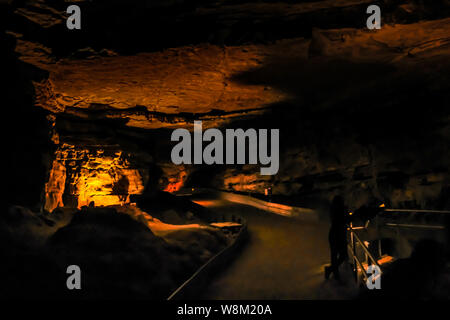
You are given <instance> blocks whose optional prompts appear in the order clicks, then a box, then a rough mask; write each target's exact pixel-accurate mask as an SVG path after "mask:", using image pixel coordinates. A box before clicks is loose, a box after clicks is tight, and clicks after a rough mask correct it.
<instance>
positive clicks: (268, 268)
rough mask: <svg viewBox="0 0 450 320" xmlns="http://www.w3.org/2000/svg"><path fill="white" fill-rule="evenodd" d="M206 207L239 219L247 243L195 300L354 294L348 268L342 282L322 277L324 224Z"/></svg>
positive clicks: (217, 204) (229, 206)
mask: <svg viewBox="0 0 450 320" xmlns="http://www.w3.org/2000/svg"><path fill="white" fill-rule="evenodd" d="M210 209H211V210H214V211H216V212H218V213H220V214H223V213H228V214H232V213H235V214H237V215H239V216H242V217H244V218H245V219H246V220H247V223H248V231H249V240H248V243H247V244H246V245H245V246H244V248H243V249H242V251H241V252H240V253H239V255H238V256H236V258H235V260H234V261H232V262H231V263H230V265H229V266H228V267H227V268H226V269H225V270H224V271H222V272H220V273H219V274H218V275H217V276H216V277H215V278H214V279H213V281H212V282H211V284H210V285H209V287H208V288H206V289H205V291H204V292H203V296H202V297H201V298H204V299H217V300H228V299H230V300H234V299H250V300H251V299H282V300H288V299H350V298H352V297H354V296H355V295H356V294H357V288H356V286H355V284H354V282H352V280H351V278H350V269H349V267H348V270H345V271H344V275H345V276H344V279H345V281H343V283H340V284H339V283H337V282H335V281H334V280H328V281H325V279H324V274H323V270H324V266H325V265H327V264H328V263H329V248H328V227H329V226H328V225H327V224H326V223H325V222H319V223H310V222H304V221H299V220H293V219H290V218H286V217H282V216H278V215H275V214H271V213H268V212H265V211H263V210H259V209H256V208H253V207H250V206H245V205H240V204H234V203H231V202H228V201H225V200H217V201H214V202H210ZM344 269H346V268H344ZM347 271H348V272H347Z"/></svg>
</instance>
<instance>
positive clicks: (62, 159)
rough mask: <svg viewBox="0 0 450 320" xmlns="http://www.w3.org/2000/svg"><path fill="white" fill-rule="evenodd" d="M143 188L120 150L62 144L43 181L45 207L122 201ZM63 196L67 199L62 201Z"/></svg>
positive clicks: (136, 172) (125, 202)
mask: <svg viewBox="0 0 450 320" xmlns="http://www.w3.org/2000/svg"><path fill="white" fill-rule="evenodd" d="M143 190H144V185H143V181H142V177H141V174H140V173H139V170H138V169H134V168H130V164H129V162H128V161H127V160H126V159H125V158H124V157H123V156H122V152H121V151H114V152H111V151H110V152H107V153H106V154H105V151H104V150H95V151H92V150H80V149H76V148H74V147H73V146H67V145H64V149H60V150H58V151H57V152H56V160H54V162H53V167H52V169H51V171H50V177H49V181H48V182H47V184H46V203H45V209H46V210H48V211H52V210H53V209H55V208H57V207H61V206H64V205H68V206H75V207H78V208H81V207H82V206H88V205H90V204H91V203H92V202H93V204H94V205H95V206H108V205H123V204H127V203H129V202H130V200H129V195H130V194H139V193H142V191H143ZM63 195H64V196H65V198H69V199H71V201H70V203H63Z"/></svg>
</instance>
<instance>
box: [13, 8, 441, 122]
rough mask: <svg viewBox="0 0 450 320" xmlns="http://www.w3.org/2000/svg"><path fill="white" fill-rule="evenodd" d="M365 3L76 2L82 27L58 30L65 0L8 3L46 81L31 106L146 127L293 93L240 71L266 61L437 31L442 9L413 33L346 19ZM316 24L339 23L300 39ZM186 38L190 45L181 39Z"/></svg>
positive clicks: (377, 45)
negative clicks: (436, 18)
mask: <svg viewBox="0 0 450 320" xmlns="http://www.w3.org/2000/svg"><path fill="white" fill-rule="evenodd" d="M369 2H370V3H372V1H367V0H340V1H334V0H333V1H331V0H327V1H312V2H309V1H306V2H302V1H300V3H295V2H287V3H284V2H281V3H280V2H271V1H267V2H259V1H246V2H235V1H218V2H215V3H214V4H209V3H207V2H205V3H203V2H201V1H200V2H199V3H196V4H195V6H193V5H190V4H189V1H186V2H184V1H177V2H176V3H175V2H174V3H172V2H165V1H160V2H153V1H151V2H149V1H144V2H142V1H141V2H136V3H135V2H130V3H128V2H121V1H118V2H114V3H108V4H107V3H106V2H105V3H104V2H102V1H95V2H88V1H80V2H78V3H79V5H80V6H81V8H82V12H83V20H82V21H83V27H82V30H79V31H76V30H74V31H69V30H67V29H66V27H65V15H64V9H65V7H66V4H65V3H64V2H62V1H44V0H40V1H25V2H24V4H23V5H22V6H21V7H19V8H16V9H15V10H14V15H13V16H14V18H13V23H12V24H11V28H10V29H11V30H10V33H11V34H13V35H14V36H15V37H16V38H17V47H16V52H17V53H18V54H20V59H21V60H23V61H25V62H28V63H31V64H33V65H35V66H37V67H39V68H41V69H44V70H47V71H48V72H49V77H48V80H47V81H44V82H42V83H37V84H36V95H37V100H36V105H38V106H40V107H43V108H45V109H48V110H50V111H52V112H54V113H68V114H74V115H75V116H78V117H89V116H90V111H89V110H95V111H96V112H97V113H96V116H97V117H98V116H99V109H100V111H101V112H100V117H105V118H124V119H128V123H127V125H129V126H132V127H139V128H147V129H151V128H158V127H166V126H173V125H185V124H186V121H187V119H188V120H191V118H192V115H193V114H195V116H196V117H198V118H203V119H204V120H210V121H213V124H215V125H217V123H216V120H218V121H219V122H221V121H223V120H226V119H230V118H234V117H242V116H245V115H247V114H250V115H254V114H258V113H260V112H261V109H264V108H267V107H269V106H273V105H276V104H277V103H278V102H282V101H286V100H290V99H291V98H292V93H291V92H289V91H288V90H284V88H277V87H276V86H271V85H270V84H264V83H261V84H259V83H252V82H251V81H240V80H242V79H241V76H242V75H243V74H246V73H248V72H249V71H253V70H258V69H260V68H263V67H264V66H265V65H266V64H267V63H271V64H280V63H283V62H292V61H294V62H298V61H302V60H306V59H308V54H309V55H311V53H312V54H314V55H320V56H331V57H334V58H345V59H349V60H352V59H353V60H354V59H364V58H367V60H368V61H379V59H380V57H381V58H383V56H385V57H386V58H387V59H399V60H400V59H402V58H404V57H405V56H407V55H410V54H411V52H410V50H419V51H420V48H422V47H423V48H424V49H425V50H429V49H430V48H431V47H433V46H437V45H439V44H438V43H436V41H437V39H443V38H445V33H446V31H447V30H448V29H446V28H447V27H448V21H447V20H442V21H439V22H435V23H430V24H423V25H421V26H420V27H419V29H418V30H419V33H418V32H417V26H414V27H408V26H406V27H405V28H403V29H400V30H399V29H398V28H396V29H395V30H393V29H391V28H389V27H386V28H383V30H381V31H378V32H367V31H357V29H348V28H347V29H346V28H345V27H348V26H358V27H360V26H363V25H364V23H365V17H366V13H365V9H366V7H367V4H368V3H369ZM385 8H386V9H385ZM383 9H385V11H384V12H383V13H384V19H385V20H386V21H389V20H392V19H394V18H395V19H397V20H401V19H403V18H402V17H403V16H402V14H403V15H404V13H405V12H409V18H408V19H419V18H421V17H422V16H425V15H426V14H429V11H430V9H427V10H425V9H424V8H421V7H419V6H417V5H414V4H409V5H404V6H401V5H400V6H399V5H395V6H394V5H386V4H385V5H384V7H383ZM139 10H142V11H139ZM115 15H117V17H120V19H118V18H117V19H115V18H114V16H115ZM320 17H321V18H320ZM108 19H110V20H111V19H112V22H110V23H108V21H109V20H108ZM119 20H120V21H119ZM406 20H407V19H406ZM202 22H205V25H204V26H203V27H202V26H201V24H202ZM155 24H158V29H160V30H161V31H160V34H159V36H158V35H156V34H155V29H154V28H155ZM199 24H200V25H199ZM206 25H207V26H208V27H206ZM317 26H319V27H320V26H323V27H327V28H329V27H338V28H339V29H335V32H332V31H331V32H330V31H328V37H327V36H323V33H322V32H320V31H315V32H313V41H312V46H311V45H310V44H311V41H310V39H309V37H310V30H311V28H312V27H317ZM136 28H139V30H140V31H139V32H136ZM408 28H409V29H408ZM77 32H78V33H77ZM112 35H114V36H112ZM146 35H148V38H146V37H145V36H146ZM305 35H306V36H307V37H308V38H307V39H305V38H303V36H305ZM330 36H331V37H330ZM288 38H289V39H288ZM180 39H181V40H182V41H184V43H183V42H180ZM428 41H431V43H429V42H428ZM207 42H208V43H210V44H205V43H207ZM190 43H191V44H195V45H188V46H186V45H185V44H190ZM249 43H253V44H249ZM421 43H426V44H421ZM183 44H184V45H183ZM217 44H220V45H217ZM223 44H226V45H225V46H224V45H223ZM149 45H151V46H149ZM180 45H181V46H180ZM417 46H419V48H418V49H417ZM167 47H172V48H171V49H167ZM395 50H397V51H395ZM149 51H154V52H149ZM414 53H416V52H414ZM394 56H395V57H394ZM299 71H300V72H301V70H299ZM311 72H317V71H315V70H305V77H308V76H309V75H308V73H311ZM338 85H339V84H338ZM133 108H134V109H133ZM84 110H87V111H84ZM189 116H191V117H189ZM211 125H212V124H211Z"/></svg>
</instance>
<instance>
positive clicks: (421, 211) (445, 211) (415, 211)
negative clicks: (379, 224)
mask: <svg viewBox="0 0 450 320" xmlns="http://www.w3.org/2000/svg"><path fill="white" fill-rule="evenodd" d="M383 212H405V213H444V214H447V213H450V211H448V210H427V209H384V210H383Z"/></svg>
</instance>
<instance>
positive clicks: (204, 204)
mask: <svg viewBox="0 0 450 320" xmlns="http://www.w3.org/2000/svg"><path fill="white" fill-rule="evenodd" d="M192 202H194V203H196V204H199V205H201V206H202V207H212V206H214V205H216V204H217V202H218V201H217V200H192Z"/></svg>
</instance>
